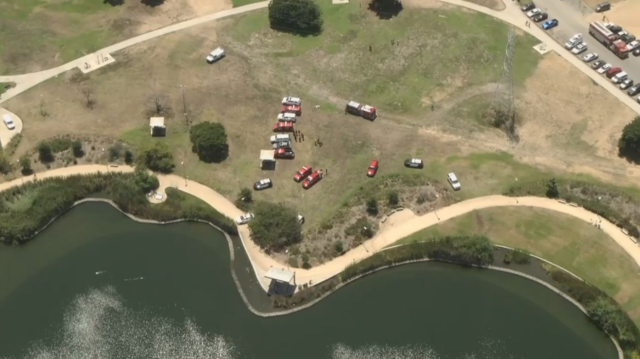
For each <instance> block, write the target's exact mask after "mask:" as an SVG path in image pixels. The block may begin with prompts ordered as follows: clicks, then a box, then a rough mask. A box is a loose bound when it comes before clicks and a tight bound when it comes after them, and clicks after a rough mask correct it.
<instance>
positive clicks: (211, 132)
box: [189, 121, 229, 163]
mask: <svg viewBox="0 0 640 359" xmlns="http://www.w3.org/2000/svg"><path fill="white" fill-rule="evenodd" d="M189 138H190V140H191V143H192V145H193V146H192V147H191V150H192V151H193V152H194V153H197V154H198V158H200V160H201V161H203V162H208V163H210V162H222V161H224V160H225V159H226V158H227V157H228V156H229V145H228V144H227V132H226V131H225V129H224V126H223V125H222V124H220V123H213V122H208V121H207V122H202V123H199V124H197V125H195V126H193V127H191V130H190V131H189Z"/></svg>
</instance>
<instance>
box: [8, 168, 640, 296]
mask: <svg viewBox="0 0 640 359" xmlns="http://www.w3.org/2000/svg"><path fill="white" fill-rule="evenodd" d="M107 171H110V172H132V171H133V168H132V167H129V166H120V167H108V166H105V165H84V166H74V167H66V168H60V169H55V170H50V171H46V172H42V173H39V174H38V178H39V179H43V178H50V177H64V176H69V175H79V174H94V173H98V172H107ZM33 179H34V176H29V177H25V178H23V179H15V180H13V181H10V182H5V183H2V184H0V191H4V190H6V189H8V188H11V187H15V186H18V185H20V184H21V183H22V182H23V181H24V182H29V181H33ZM158 180H159V181H160V190H161V191H164V190H165V189H166V188H167V187H174V188H178V189H180V190H181V191H184V192H186V193H189V194H191V195H194V196H196V197H199V198H200V199H202V200H203V201H205V202H207V203H208V204H209V205H210V206H212V207H213V208H215V209H216V210H218V211H219V212H221V213H223V214H225V215H226V216H228V217H230V218H234V219H235V218H236V217H238V216H239V215H240V214H242V211H241V210H240V209H238V208H236V207H235V205H234V204H233V203H232V202H231V201H229V200H228V199H226V198H225V197H224V196H222V195H220V194H219V193H217V192H216V191H214V190H213V189H211V188H209V187H207V186H204V185H202V184H200V183H198V182H194V181H191V180H185V179H184V178H182V177H180V176H177V175H158ZM165 193H166V192H165ZM508 206H520V207H536V208H544V209H547V210H552V211H556V212H560V213H564V214H568V215H570V216H573V217H576V218H579V219H582V220H584V221H585V222H592V221H595V220H597V219H599V218H598V216H597V215H595V214H593V213H591V212H589V211H587V210H586V209H584V208H581V207H574V206H571V205H568V204H563V203H560V202H558V201H556V200H551V199H547V198H540V197H518V198H514V197H505V196H501V195H495V196H485V197H478V198H474V199H470V200H466V201H463V202H459V203H456V204H453V205H451V206H448V207H445V208H442V209H439V210H438V211H437V212H431V213H428V214H425V215H424V216H405V217H403V220H401V221H395V222H393V223H392V224H390V225H386V226H385V227H384V228H383V229H382V230H381V231H380V232H378V234H377V235H376V236H375V237H374V238H373V239H370V240H368V241H366V242H365V243H363V244H362V245H360V246H358V247H356V248H354V249H352V250H350V251H349V252H347V253H345V254H344V255H342V256H340V257H338V258H335V259H333V260H332V261H330V262H327V263H324V264H322V265H320V266H317V267H314V268H311V269H309V270H304V269H296V282H297V283H298V284H302V283H308V282H309V281H312V284H317V283H319V282H321V281H323V280H326V279H328V278H330V277H332V276H334V275H336V274H337V273H340V272H341V271H342V270H344V268H345V267H347V266H348V265H349V264H351V263H354V262H357V261H360V260H362V259H365V258H367V257H369V256H371V255H373V254H374V253H376V252H378V251H380V250H382V249H383V248H384V247H386V246H388V245H390V244H392V243H394V242H396V241H398V240H399V239H402V238H404V237H406V236H408V235H410V234H413V233H415V232H417V231H419V230H422V229H425V228H427V227H430V226H433V225H435V224H438V223H440V222H443V221H446V220H448V219H451V218H454V217H457V216H461V215H463V214H465V213H469V212H471V211H474V210H479V209H484V208H491V207H508ZM401 213H402V212H401ZM391 218H393V216H392V217H391ZM601 229H602V230H603V231H604V232H605V233H607V234H608V235H609V236H610V237H611V238H612V239H613V240H614V241H616V242H617V243H618V245H620V246H621V247H622V248H623V249H624V250H625V251H626V252H627V253H628V254H629V255H630V256H631V257H632V258H633V260H634V261H635V262H636V263H637V264H638V265H640V246H638V245H636V244H634V243H633V242H632V241H631V240H630V239H629V237H628V236H627V235H625V234H624V233H622V232H621V230H620V228H619V227H617V226H616V225H614V224H613V223H611V222H609V221H607V220H605V219H601ZM238 230H239V233H240V236H241V238H242V244H243V246H244V247H245V249H246V251H247V255H248V256H249V259H250V260H251V264H252V266H253V269H254V271H255V273H256V276H257V278H258V281H259V282H260V283H261V285H262V286H263V288H264V289H265V290H266V289H267V288H268V285H269V281H268V280H266V279H265V278H264V273H265V272H266V271H268V270H269V268H270V267H271V266H274V267H277V268H285V267H286V265H284V264H282V263H279V262H277V261H276V260H274V259H273V258H271V257H269V256H268V255H266V254H264V253H263V252H262V251H261V250H260V248H259V247H258V246H257V245H255V244H254V243H253V241H251V240H250V235H249V229H248V227H247V226H239V227H238Z"/></svg>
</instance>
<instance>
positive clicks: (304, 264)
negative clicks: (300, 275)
mask: <svg viewBox="0 0 640 359" xmlns="http://www.w3.org/2000/svg"><path fill="white" fill-rule="evenodd" d="M309 259H310V258H309V255H308V254H307V253H302V268H304V269H309V268H311V264H310V263H309Z"/></svg>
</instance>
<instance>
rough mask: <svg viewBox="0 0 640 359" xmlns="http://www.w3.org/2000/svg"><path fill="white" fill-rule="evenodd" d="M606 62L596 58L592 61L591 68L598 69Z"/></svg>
mask: <svg viewBox="0 0 640 359" xmlns="http://www.w3.org/2000/svg"><path fill="white" fill-rule="evenodd" d="M604 64H606V62H604V61H602V60H597V61H595V62H594V63H592V64H591V68H592V69H594V70H597V69H599V68H600V67H602V65H604Z"/></svg>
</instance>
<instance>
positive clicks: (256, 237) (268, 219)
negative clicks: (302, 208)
mask: <svg viewBox="0 0 640 359" xmlns="http://www.w3.org/2000/svg"><path fill="white" fill-rule="evenodd" d="M253 213H254V214H255V218H254V219H252V220H251V222H249V230H250V231H251V238H252V239H253V241H254V242H256V244H257V245H259V246H260V247H263V248H270V249H273V250H279V249H282V248H283V247H285V246H287V245H291V244H295V243H298V242H300V241H301V240H302V228H301V225H300V223H299V222H298V214H297V213H296V212H295V211H294V210H293V209H291V208H288V207H285V206H284V205H282V204H275V203H270V202H258V203H256V204H255V206H254V211H253Z"/></svg>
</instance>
